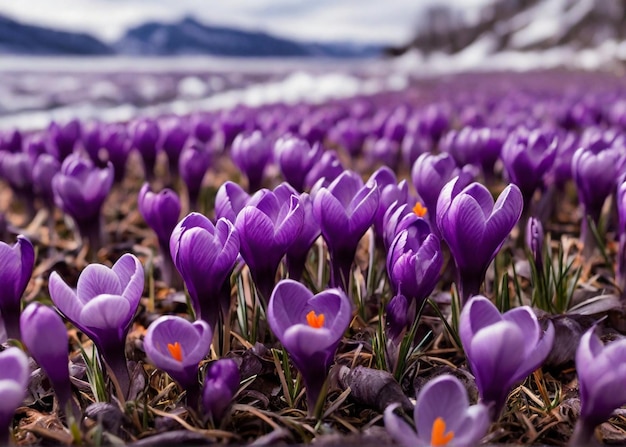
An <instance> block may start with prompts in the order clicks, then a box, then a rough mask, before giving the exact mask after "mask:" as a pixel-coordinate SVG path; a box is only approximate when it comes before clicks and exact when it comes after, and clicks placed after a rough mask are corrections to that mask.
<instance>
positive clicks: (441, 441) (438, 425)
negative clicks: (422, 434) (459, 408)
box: [430, 417, 454, 447]
mask: <svg viewBox="0 0 626 447" xmlns="http://www.w3.org/2000/svg"><path fill="white" fill-rule="evenodd" d="M453 439H454V432H453V431H449V432H448V433H446V421H444V420H443V418H440V417H439V418H437V419H435V422H433V429H432V431H431V433H430V445H432V446H433V447H442V446H445V445H448V443H449V442H450V441H452V440H453Z"/></svg>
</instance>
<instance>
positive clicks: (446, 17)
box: [385, 0, 626, 54]
mask: <svg viewBox="0 0 626 447" xmlns="http://www.w3.org/2000/svg"><path fill="white" fill-rule="evenodd" d="M622 42H626V2H625V1H624V0H494V1H492V2H490V3H488V4H486V5H485V6H484V7H482V8H481V9H480V11H478V13H477V14H466V11H464V10H463V9H460V8H459V9H454V8H450V7H448V6H446V5H435V6H432V7H430V8H428V9H427V10H426V11H425V13H424V14H423V16H422V18H421V21H420V23H419V25H418V27H417V29H416V33H415V36H414V38H413V39H412V41H411V42H408V43H407V45H405V46H402V47H395V48H387V49H386V50H385V51H386V52H387V53H390V54H402V53H404V52H407V51H409V50H411V49H418V50H420V51H422V52H423V53H425V54H428V53H432V52H442V53H448V54H455V53H459V52H462V51H463V50H465V49H467V48H469V47H471V46H473V45H477V44H481V43H482V44H483V45H485V44H487V45H488V46H489V48H490V49H491V51H492V53H498V52H505V51H516V52H521V53H523V52H533V51H542V50H547V49H553V48H567V49H571V50H572V51H580V50H586V49H591V50H593V49H597V48H600V47H601V46H602V45H606V44H612V43H615V44H616V45H618V44H620V43H622Z"/></svg>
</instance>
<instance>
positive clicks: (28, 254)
mask: <svg viewBox="0 0 626 447" xmlns="http://www.w3.org/2000/svg"><path fill="white" fill-rule="evenodd" d="M0 265H2V266H3V267H2V275H0V315H1V316H2V320H3V322H4V326H5V329H6V333H7V337H9V338H14V339H17V340H19V339H20V312H21V311H22V295H23V294H24V291H25V290H26V286H27V285H28V281H30V277H31V275H32V274H33V266H34V265H35V251H34V250H33V245H32V244H31V243H30V241H29V240H28V239H26V238H25V237H24V236H22V235H19V236H18V237H17V242H16V243H15V244H13V246H10V245H8V244H6V243H4V242H0Z"/></svg>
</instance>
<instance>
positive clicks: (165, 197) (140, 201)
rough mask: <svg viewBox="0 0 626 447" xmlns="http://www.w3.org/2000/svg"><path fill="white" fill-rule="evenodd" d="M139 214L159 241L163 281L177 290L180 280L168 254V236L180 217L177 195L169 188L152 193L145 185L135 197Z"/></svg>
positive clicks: (148, 186) (147, 185)
mask: <svg viewBox="0 0 626 447" xmlns="http://www.w3.org/2000/svg"><path fill="white" fill-rule="evenodd" d="M137 205H138V208H139V212H140V213H141V215H142V216H143V218H144V220H145V221H146V223H147V224H148V226H149V227H150V228H152V229H153V230H154V232H155V233H156V235H157V239H158V240H159V251H160V253H161V256H162V258H163V264H162V266H161V267H162V273H163V280H164V281H165V283H166V284H167V285H169V286H170V287H173V288H175V289H179V288H180V287H181V286H182V284H181V281H180V280H181V278H180V276H179V275H178V273H177V272H176V269H175V268H174V264H173V262H172V256H171V254H170V236H171V235H172V231H173V230H174V227H176V224H177V223H178V216H180V210H181V206H180V199H179V198H178V194H176V192H174V191H173V190H171V189H169V188H165V189H163V190H161V191H160V192H159V193H154V192H152V191H151V190H150V185H149V184H148V183H145V184H144V185H143V186H142V187H141V190H139V196H138V197H137Z"/></svg>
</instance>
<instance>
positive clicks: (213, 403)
mask: <svg viewBox="0 0 626 447" xmlns="http://www.w3.org/2000/svg"><path fill="white" fill-rule="evenodd" d="M240 380H241V378H240V374H239V368H238V367H237V363H236V362H235V361H234V360H233V359H219V360H216V361H214V362H211V363H210V364H209V366H208V367H207V370H206V376H205V377H204V386H203V388H202V409H203V411H204V417H205V419H206V420H209V421H211V423H212V424H213V425H214V426H219V423H220V421H221V420H222V418H223V417H224V415H225V413H226V410H227V409H228V407H229V405H230V403H231V402H232V400H233V397H234V396H235V393H237V390H238V389H239V382H240Z"/></svg>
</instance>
